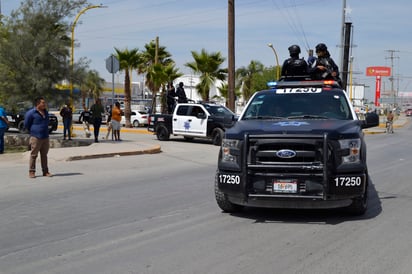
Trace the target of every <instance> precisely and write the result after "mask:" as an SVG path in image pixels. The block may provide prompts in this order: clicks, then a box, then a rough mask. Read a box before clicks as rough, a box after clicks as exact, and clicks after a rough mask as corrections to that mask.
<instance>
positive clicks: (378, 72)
mask: <svg viewBox="0 0 412 274" xmlns="http://www.w3.org/2000/svg"><path fill="white" fill-rule="evenodd" d="M366 76H391V68H390V67H367V68H366Z"/></svg>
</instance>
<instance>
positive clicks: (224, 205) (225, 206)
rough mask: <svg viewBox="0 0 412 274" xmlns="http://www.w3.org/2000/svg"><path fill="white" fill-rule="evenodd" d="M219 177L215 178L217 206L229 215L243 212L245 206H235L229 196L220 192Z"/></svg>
mask: <svg viewBox="0 0 412 274" xmlns="http://www.w3.org/2000/svg"><path fill="white" fill-rule="evenodd" d="M218 184H219V183H218V181H217V175H216V176H215V198H216V202H217V205H218V206H219V207H220V209H221V210H223V211H224V212H228V213H235V212H239V211H242V210H243V208H244V207H243V206H241V205H237V204H234V203H232V202H230V201H229V199H228V198H227V195H226V194H225V193H223V192H222V191H220V190H219V186H218Z"/></svg>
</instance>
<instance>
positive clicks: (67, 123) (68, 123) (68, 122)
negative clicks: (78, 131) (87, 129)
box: [63, 119, 72, 139]
mask: <svg viewBox="0 0 412 274" xmlns="http://www.w3.org/2000/svg"><path fill="white" fill-rule="evenodd" d="M71 127H72V119H63V137H64V138H65V139H66V132H67V133H68V134H67V136H68V137H69V139H71V138H72V132H71V130H72V129H71Z"/></svg>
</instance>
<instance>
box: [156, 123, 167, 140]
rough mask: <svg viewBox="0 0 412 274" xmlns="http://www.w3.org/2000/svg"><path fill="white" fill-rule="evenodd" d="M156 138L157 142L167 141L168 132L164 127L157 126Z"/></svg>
mask: <svg viewBox="0 0 412 274" xmlns="http://www.w3.org/2000/svg"><path fill="white" fill-rule="evenodd" d="M156 136H157V139H158V140H159V141H168V140H169V138H170V132H169V130H168V129H167V127H166V126H165V125H159V126H158V127H157V129H156Z"/></svg>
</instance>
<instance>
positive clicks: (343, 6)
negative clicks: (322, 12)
mask: <svg viewBox="0 0 412 274" xmlns="http://www.w3.org/2000/svg"><path fill="white" fill-rule="evenodd" d="M345 23H346V0H342V24H341V26H340V47H341V51H340V64H339V66H340V68H343V62H344V61H343V56H344V50H345V49H344V39H345V38H344V36H345V35H344V34H345Z"/></svg>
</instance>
